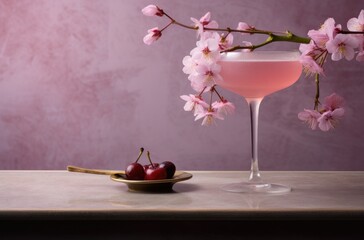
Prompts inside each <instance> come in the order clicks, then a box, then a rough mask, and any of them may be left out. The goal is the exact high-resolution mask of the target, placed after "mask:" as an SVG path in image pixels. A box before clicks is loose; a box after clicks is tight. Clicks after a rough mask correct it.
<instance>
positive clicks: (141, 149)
mask: <svg viewBox="0 0 364 240" xmlns="http://www.w3.org/2000/svg"><path fill="white" fill-rule="evenodd" d="M143 152H144V148H140V152H139V156H138V158H137V160H136V161H135V162H136V163H137V162H138V161H139V159H140V157H141V156H142V154H143Z"/></svg>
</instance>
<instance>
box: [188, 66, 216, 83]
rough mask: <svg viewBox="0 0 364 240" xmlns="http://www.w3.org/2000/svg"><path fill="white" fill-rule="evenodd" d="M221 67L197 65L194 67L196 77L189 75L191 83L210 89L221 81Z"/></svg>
mask: <svg viewBox="0 0 364 240" xmlns="http://www.w3.org/2000/svg"><path fill="white" fill-rule="evenodd" d="M220 70H221V66H220V65H218V64H216V63H213V64H199V65H198V66H196V75H191V79H190V80H191V81H192V82H194V81H196V82H197V83H201V84H203V86H206V87H212V86H213V85H215V84H216V82H218V81H221V80H222V77H221V76H220V74H219V73H220Z"/></svg>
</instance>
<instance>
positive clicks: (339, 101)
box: [323, 93, 344, 111]
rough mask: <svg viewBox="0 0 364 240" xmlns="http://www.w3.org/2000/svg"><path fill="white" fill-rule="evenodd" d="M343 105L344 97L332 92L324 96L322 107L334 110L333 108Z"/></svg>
mask: <svg viewBox="0 0 364 240" xmlns="http://www.w3.org/2000/svg"><path fill="white" fill-rule="evenodd" d="M343 105H344V98H342V97H341V96H339V95H337V94H336V93H333V94H331V95H330V96H327V97H326V98H325V100H324V104H323V107H324V109H325V110H326V111H334V110H335V109H338V108H342V107H343Z"/></svg>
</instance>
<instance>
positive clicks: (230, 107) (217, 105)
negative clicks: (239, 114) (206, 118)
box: [212, 99, 235, 115]
mask: <svg viewBox="0 0 364 240" xmlns="http://www.w3.org/2000/svg"><path fill="white" fill-rule="evenodd" d="M212 108H213V109H216V111H217V112H218V113H219V114H225V115H228V114H233V113H234V111H235V106H234V104H233V103H231V102H229V101H227V100H225V99H224V100H223V101H217V102H214V103H212Z"/></svg>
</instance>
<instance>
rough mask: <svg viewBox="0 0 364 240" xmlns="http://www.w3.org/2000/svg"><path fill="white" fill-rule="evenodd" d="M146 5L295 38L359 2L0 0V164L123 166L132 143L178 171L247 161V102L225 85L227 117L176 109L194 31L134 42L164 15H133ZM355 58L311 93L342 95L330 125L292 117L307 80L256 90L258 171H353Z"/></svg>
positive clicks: (359, 119)
mask: <svg viewBox="0 0 364 240" xmlns="http://www.w3.org/2000/svg"><path fill="white" fill-rule="evenodd" d="M150 3H156V4H158V5H160V6H161V7H162V8H164V9H165V10H166V11H167V12H170V13H171V14H172V15H173V16H175V17H176V18H177V19H179V20H181V21H184V22H189V19H190V17H191V16H193V17H196V18H199V17H201V16H202V15H203V14H205V12H207V11H211V13H212V16H213V18H214V19H216V20H218V21H219V23H220V25H221V26H232V27H235V26H236V25H237V22H239V21H246V22H249V23H251V24H253V25H255V26H257V27H258V28H266V29H272V30H286V29H289V30H292V31H294V32H296V33H297V34H301V35H305V34H306V33H307V31H308V30H309V29H313V28H317V27H318V26H319V25H320V24H321V23H322V22H323V21H324V20H325V19H326V18H328V17H335V19H336V20H337V22H339V23H342V24H343V25H344V26H345V25H346V21H347V20H348V19H349V18H351V17H354V16H355V17H357V15H358V14H359V11H360V9H362V8H363V7H364V5H363V2H362V1H356V0H350V1H348V0H322V1H316V0H296V1H291V0H276V1H264V0H254V1H244V0H241V1H233V0H226V1H220V0H203V1H195V0H185V1H168V0H164V1H162V0H161V1H144V0H143V1H142V0H138V1H135V0H133V1H131V0H130V1H119V0H57V1H55V0H17V1H11V0H8V1H6V0H0V132H1V134H0V169H65V168H66V166H67V165H69V164H72V165H79V166H84V167H90V168H109V169H122V168H124V167H125V165H126V164H127V163H128V162H130V161H133V160H134V159H135V158H136V156H137V154H138V151H139V148H140V147H141V146H143V147H145V148H146V149H147V150H150V151H151V153H152V157H154V159H155V160H156V161H161V160H167V159H168V160H172V161H174V162H175V163H176V165H177V168H179V169H185V170H214V169H219V170H231V169H234V170H248V169H249V164H250V162H249V161H250V160H249V156H250V155H249V154H250V152H249V151H250V142H249V137H250V136H249V125H248V124H249V120H248V109H247V105H246V103H245V102H244V101H243V100H242V99H240V98H239V97H238V96H236V95H234V94H231V93H228V92H224V93H225V95H226V96H227V97H229V98H230V99H231V100H232V101H234V102H235V103H236V106H237V111H236V114H235V115H234V116H230V117H229V118H227V119H226V120H225V121H220V122H219V123H218V125H217V126H216V127H211V128H206V127H201V126H200V122H194V121H193V117H192V115H191V114H190V113H186V112H184V111H183V109H182V107H183V102H182V100H181V99H180V98H179V96H180V95H182V94H188V93H191V88H190V86H189V83H188V80H187V76H186V75H185V74H183V72H182V70H181V69H182V63H181V60H182V58H183V56H185V55H187V54H188V53H189V51H190V49H191V48H192V47H193V46H194V41H195V33H193V32H189V31H186V30H183V29H179V28H175V29H174V30H170V31H167V32H165V34H164V36H163V38H161V39H160V41H159V42H158V43H156V44H154V45H153V46H152V47H148V46H146V45H144V44H143V42H142V38H143V36H144V35H145V34H146V31H147V29H148V28H151V27H154V26H160V27H162V26H163V25H164V23H166V21H165V19H160V18H148V17H145V16H143V15H142V14H141V9H142V8H143V7H144V6H146V5H148V4H150ZM297 47H298V46H297V45H296V44H287V45H284V46H282V45H279V44H275V45H274V44H273V45H271V46H268V47H267V48H266V49H281V48H285V49H293V48H297ZM363 66H364V65H363V64H359V63H357V62H355V61H353V62H347V61H346V60H343V61H341V62H335V63H334V62H329V63H328V65H327V77H326V78H325V79H323V80H322V95H323V96H325V95H328V94H331V93H332V92H333V91H335V92H337V93H338V94H339V95H342V96H343V97H345V98H346V104H347V108H346V117H345V118H344V119H343V120H342V121H341V124H340V126H339V127H338V128H337V129H336V130H335V131H332V132H328V133H323V132H319V131H311V130H310V129H308V128H307V127H306V126H305V125H303V124H302V123H301V122H300V121H299V120H298V119H297V113H298V112H299V111H301V110H302V109H303V108H308V107H312V105H313V95H314V83H313V82H312V80H311V79H310V80H308V79H305V78H304V76H302V77H301V79H300V80H299V81H298V83H297V84H295V85H294V86H292V87H290V88H288V89H285V90H283V91H281V92H278V93H275V94H272V95H271V96H268V97H266V99H265V100H264V101H263V103H262V105H261V115H260V134H259V137H260V146H259V150H260V155H259V157H260V167H261V170H364V143H363V140H364V127H363V122H364V106H363V102H364V94H363V90H364V79H363V73H364V71H363ZM142 161H145V160H142Z"/></svg>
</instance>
